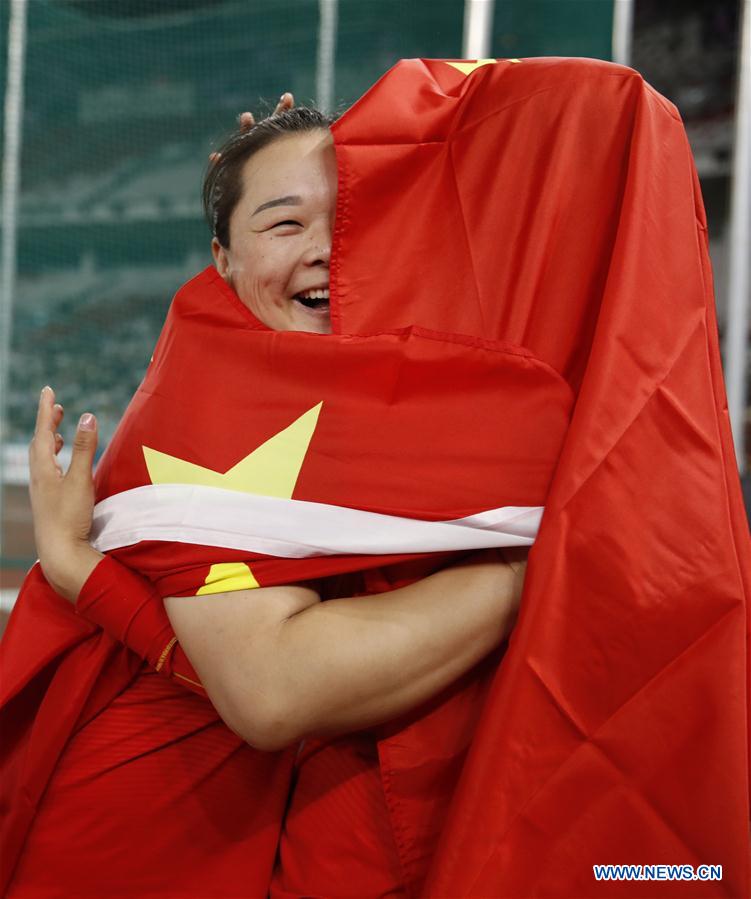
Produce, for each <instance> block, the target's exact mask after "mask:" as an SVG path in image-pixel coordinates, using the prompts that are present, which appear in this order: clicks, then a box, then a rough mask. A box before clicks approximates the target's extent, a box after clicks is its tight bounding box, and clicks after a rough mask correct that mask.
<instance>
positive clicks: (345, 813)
mask: <svg viewBox="0 0 751 899" xmlns="http://www.w3.org/2000/svg"><path fill="white" fill-rule="evenodd" d="M408 895H409V894H408V892H407V891H406V889H405V888H404V886H403V874H402V871H401V865H400V862H399V855H398V853H397V851H396V844H395V842H394V835H393V833H392V827H391V819H390V817H389V813H388V808H387V806H386V798H385V796H384V791H383V784H382V783H381V772H380V767H379V764H378V750H377V747H376V741H375V739H374V737H373V734H371V733H369V732H363V733H359V734H353V735H351V736H348V737H341V738H339V739H338V740H333V741H325V740H306V741H305V744H304V746H303V749H302V751H301V753H300V756H299V758H298V759H297V763H296V765H295V775H294V778H293V781H292V796H291V799H290V804H289V806H288V808H287V812H286V814H285V819H284V829H283V831H282V836H281V840H280V843H279V857H278V859H277V865H276V868H275V869H274V875H273V878H272V880H271V887H270V890H269V897H270V899H298V897H301V896H307V897H311V899H317V897H320V899H333V897H335V896H342V897H345V896H368V897H372V899H376V897H384V899H385V897H394V899H395V897H406V896H408Z"/></svg>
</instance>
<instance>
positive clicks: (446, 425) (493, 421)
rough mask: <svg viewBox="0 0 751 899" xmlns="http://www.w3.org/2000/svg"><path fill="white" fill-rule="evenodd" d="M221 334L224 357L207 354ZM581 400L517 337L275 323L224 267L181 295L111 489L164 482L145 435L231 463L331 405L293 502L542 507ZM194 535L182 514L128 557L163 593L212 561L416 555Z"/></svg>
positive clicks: (371, 560)
mask: <svg viewBox="0 0 751 899" xmlns="http://www.w3.org/2000/svg"><path fill="white" fill-rule="evenodd" d="M207 346H209V347H211V365H205V366H200V365H196V364H195V362H194V360H195V359H196V358H200V357H201V355H202V354H203V355H205V353H206V348H207ZM248 384H253V385H258V388H257V389H256V390H249V389H248ZM500 395H502V396H504V403H503V408H504V414H503V415H498V414H497V407H498V398H499V396H500ZM572 399H573V395H572V392H571V390H570V388H569V387H568V385H567V384H566V383H565V382H564V380H563V379H562V378H561V377H560V375H558V374H557V373H556V372H554V371H553V370H552V369H551V368H550V367H549V366H548V365H546V364H544V363H541V362H540V361H539V360H536V359H535V358H534V357H532V356H531V355H530V354H529V353H527V352H526V350H524V349H523V348H521V347H515V346H511V345H509V344H508V343H506V342H505V341H502V340H484V339H481V338H479V337H464V336H463V335H460V334H453V333H451V332H437V331H429V330H427V329H425V328H421V327H413V328H404V329H398V330H395V331H392V332H386V333H379V334H374V335H366V336H357V337H353V336H349V335H331V336H327V337H322V336H321V335H315V334H306V333H299V332H286V333H279V332H275V331H271V330H270V329H268V328H266V327H265V326H262V325H261V324H260V323H257V322H256V320H255V319H254V318H253V316H252V314H251V313H250V311H249V310H248V309H247V308H246V307H245V306H244V305H242V304H241V303H240V302H239V300H238V299H237V297H236V295H235V294H234V293H233V291H232V290H231V289H230V288H229V287H228V286H227V284H226V283H225V282H224V281H223V280H222V279H221V278H220V277H219V275H218V273H217V272H216V270H215V269H213V268H209V269H206V270H205V271H204V272H202V273H201V274H200V275H198V276H197V277H195V278H193V280H192V281H190V282H188V284H186V285H185V286H184V287H183V288H182V289H181V290H180V291H179V292H178V294H177V296H176V297H175V300H174V302H173V304H172V306H171V308H170V313H169V316H168V318H167V321H166V323H165V326H164V329H163V332H162V335H161V337H160V339H159V342H158V344H157V347H156V349H155V351H154V358H153V360H152V363H151V365H150V366H149V370H148V372H147V374H146V377H145V379H144V381H143V384H142V385H141V386H140V388H139V390H138V392H137V393H136V395H135V397H134V398H133V400H132V402H131V403H130V405H129V407H128V409H127V411H126V413H125V415H124V417H123V420H122V422H121V423H120V425H119V426H118V429H117V432H116V434H115V436H114V438H113V439H112V441H111V443H110V444H109V446H108V447H107V450H106V452H105V454H104V456H103V458H102V460H101V462H100V465H99V467H98V469H97V474H96V482H97V498H98V499H99V500H107V499H108V498H111V497H113V496H115V495H117V494H121V493H123V492H125V491H129V490H131V491H135V490H137V489H138V488H141V487H143V486H147V487H148V486H150V484H151V481H150V475H149V471H148V469H147V465H146V461H145V458H144V447H147V448H149V449H151V450H156V451H158V452H160V453H164V454H167V455H169V456H173V457H177V458H179V459H181V460H186V461H188V462H190V463H193V464H195V465H200V466H202V467H204V468H207V469H211V470H212V471H215V472H222V473H224V472H226V471H228V470H230V469H231V468H233V467H234V466H236V465H237V464H238V463H239V462H240V460H242V459H244V458H245V457H247V456H248V455H249V453H250V452H251V451H253V450H255V449H256V448H258V447H259V446H261V445H262V444H263V443H264V442H266V441H267V440H269V438H271V437H273V436H274V435H276V434H278V433H279V432H280V431H282V430H284V429H285V428H287V427H288V426H289V425H291V424H292V423H293V422H294V421H295V420H296V419H297V418H299V417H300V416H301V415H302V414H303V413H305V412H307V411H308V410H310V409H312V408H313V407H315V406H316V405H318V404H319V403H322V408H321V411H320V413H319V416H318V420H317V424H316V427H315V431H314V433H313V436H312V439H311V441H310V445H309V447H308V449H307V452H306V453H305V458H304V462H303V464H302V467H301V469H300V472H299V475H298V477H297V480H296V482H295V485H294V493H293V495H292V498H293V499H294V500H300V501H307V502H314V503H327V504H331V505H337V506H349V507H355V508H358V509H365V510H367V511H370V512H377V513H384V514H389V515H398V516H404V517H407V518H421V519H431V520H451V519H455V518H461V517H464V516H467V515H472V514H474V513H477V512H481V511H484V510H486V509H492V508H497V507H501V506H538V505H542V504H543V503H544V501H545V495H546V492H547V490H548V488H549V485H550V481H551V478H552V476H553V471H554V468H555V464H556V461H557V459H558V456H559V454H560V450H561V445H562V442H563V438H564V435H565V433H566V428H567V425H568V421H569V418H570V414H571V406H572ZM209 421H210V422H211V427H206V425H205V423H206V422H209ZM522 447H523V448H524V450H523V451H522V450H521V448H522ZM428 458H429V459H430V464H429V465H428V464H426V459H428ZM374 472H380V473H382V474H380V475H379V476H377V477H374ZM107 508H108V511H107V515H108V516H110V517H114V515H115V512H114V511H112V506H111V504H110V506H109V507H107ZM129 527H130V521H129V520H121V519H118V528H120V529H125V530H127V529H128V528H129ZM181 532H182V528H181V522H180V521H176V522H175V523H174V526H173V528H172V530H171V531H170V533H169V534H167V535H166V536H165V538H164V540H163V541H161V540H155V539H152V538H151V537H150V536H149V535H148V534H145V535H143V534H141V533H138V534H133V533H130V532H129V531H128V535H127V540H126V538H123V542H126V543H127V545H125V546H122V547H120V546H118V547H115V548H114V549H113V554H114V555H115V556H116V557H117V558H118V559H120V560H121V561H123V562H125V564H127V565H128V566H130V567H132V568H135V569H136V570H138V571H140V572H142V573H144V574H146V575H147V576H148V577H149V578H150V579H151V580H152V581H153V582H154V584H155V586H156V588H157V590H158V591H159V592H160V593H161V595H162V596H177V595H183V594H190V595H193V594H195V593H196V592H197V590H198V589H199V588H200V587H201V586H202V585H203V584H204V581H205V579H206V575H207V573H208V568H209V566H210V565H212V564H220V563H228V562H245V563H249V564H250V566H251V568H252V572H253V575H254V577H255V579H256V581H257V582H258V583H259V584H260V585H261V586H271V585H275V584H284V583H290V582H293V581H301V580H307V579H311V578H320V577H324V576H327V575H333V574H339V573H341V572H346V571H349V570H352V569H361V568H367V567H374V566H376V565H379V564H384V563H388V562H393V561H394V560H397V559H403V558H405V557H404V555H402V556H388V557H387V556H382V557H381V558H377V557H374V556H363V555H359V556H356V557H351V556H329V557H327V556H322V555H320V554H319V555H317V556H313V557H310V558H302V559H300V558H292V559H289V558H277V557H272V556H269V555H263V554H261V553H249V552H245V551H241V550H235V549H227V548H224V547H221V546H216V545H212V546H203V545H200V546H196V545H195V544H194V543H192V542H191V543H187V542H184V539H185V538H182V537H181ZM210 536H212V537H213V536H214V532H213V531H212V532H211V535H210ZM177 539H179V540H180V542H175V541H176V540H177ZM136 541H137V542H136ZM218 542H219V541H218ZM310 542H311V544H312V546H313V547H314V548H315V546H316V535H315V534H312V535H311V536H310Z"/></svg>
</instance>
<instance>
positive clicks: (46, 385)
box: [40, 384, 52, 396]
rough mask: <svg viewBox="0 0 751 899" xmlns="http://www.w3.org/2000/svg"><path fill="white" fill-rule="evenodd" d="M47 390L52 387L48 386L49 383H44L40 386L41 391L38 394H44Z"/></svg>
mask: <svg viewBox="0 0 751 899" xmlns="http://www.w3.org/2000/svg"><path fill="white" fill-rule="evenodd" d="M48 390H52V388H51V387H50V385H49V384H45V385H44V387H42V392H41V394H40V396H44V394H45V393H46V392H47V391H48Z"/></svg>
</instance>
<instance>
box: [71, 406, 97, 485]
mask: <svg viewBox="0 0 751 899" xmlns="http://www.w3.org/2000/svg"><path fill="white" fill-rule="evenodd" d="M96 445H97V422H96V418H95V417H94V416H93V415H92V414H91V413H90V412H84V414H83V415H82V416H81V418H80V420H79V422H78V428H77V429H76V436H75V438H74V440H73V454H72V456H71V459H70V467H69V468H68V475H67V477H69V478H73V479H74V480H82V481H86V482H87V483H88V482H90V481H91V474H92V467H93V464H94V453H95V452H96Z"/></svg>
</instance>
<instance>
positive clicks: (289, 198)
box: [203, 107, 337, 334]
mask: <svg viewBox="0 0 751 899" xmlns="http://www.w3.org/2000/svg"><path fill="white" fill-rule="evenodd" d="M332 122H333V119H332V118H329V117H326V116H324V115H323V114H322V113H320V112H318V111H317V110H313V109H307V108H305V107H298V108H297V109H291V110H287V111H286V112H284V113H282V114H280V115H278V116H274V117H273V118H272V119H268V120H265V121H263V122H261V123H260V124H259V125H256V126H255V127H254V128H253V129H252V130H250V131H248V132H240V133H238V134H235V135H233V136H232V137H231V138H230V139H229V140H228V141H227V142H226V144H225V145H224V146H223V147H222V148H221V149H220V151H219V153H218V154H217V158H216V161H215V162H214V163H213V164H212V166H211V167H210V169H209V171H208V173H207V176H206V180H205V182H204V190H203V198H204V208H205V210H206V216H207V218H208V220H209V224H210V226H211V228H212V231H213V235H214V236H213V239H212V242H211V249H212V253H213V255H214V262H215V264H216V267H217V270H218V271H219V274H220V275H221V276H222V278H224V280H225V281H226V282H227V283H228V284H229V285H230V286H231V287H232V288H233V289H234V291H235V292H236V293H237V295H238V297H239V298H240V299H241V300H242V302H243V303H244V304H245V305H246V306H247V307H248V309H250V311H251V312H252V313H253V315H254V316H255V317H256V318H257V319H259V320H260V321H261V322H263V324H265V325H267V326H268V327H270V328H273V329H274V330H277V331H311V332H314V333H318V334H329V333H331V317H330V314H329V260H330V256H331V233H332V229H333V220H334V211H335V206H336V186H337V179H336V157H335V154H334V143H333V139H332V137H331V133H330V132H329V130H328V126H329V124H331V123H332Z"/></svg>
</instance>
